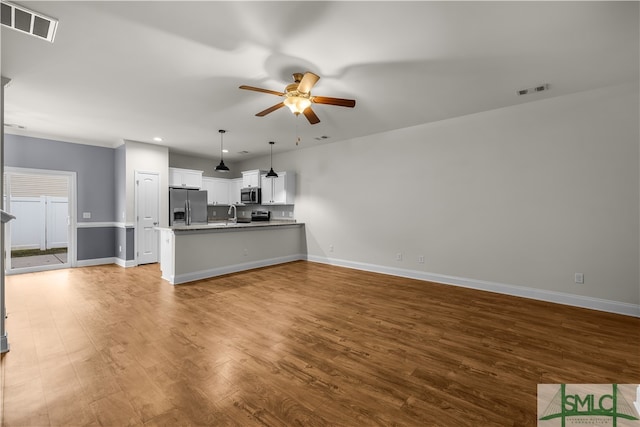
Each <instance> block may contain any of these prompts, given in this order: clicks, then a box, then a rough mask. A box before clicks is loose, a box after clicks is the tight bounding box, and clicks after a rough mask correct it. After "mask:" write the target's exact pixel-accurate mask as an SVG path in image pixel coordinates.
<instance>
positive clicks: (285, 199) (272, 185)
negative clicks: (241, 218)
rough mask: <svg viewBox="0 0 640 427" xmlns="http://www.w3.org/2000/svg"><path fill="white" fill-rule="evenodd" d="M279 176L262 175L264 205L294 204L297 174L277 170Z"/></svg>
mask: <svg viewBox="0 0 640 427" xmlns="http://www.w3.org/2000/svg"><path fill="white" fill-rule="evenodd" d="M276 173H277V174H278V177H277V178H267V175H266V174H263V175H262V204H263V205H293V204H294V203H293V199H294V196H295V192H296V174H295V173H294V172H276Z"/></svg>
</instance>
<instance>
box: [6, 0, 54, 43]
mask: <svg viewBox="0 0 640 427" xmlns="http://www.w3.org/2000/svg"><path fill="white" fill-rule="evenodd" d="M1 5H2V11H1V12H2V13H0V16H1V18H2V25H4V26H5V27H9V28H13V29H14V30H18V31H20V32H23V33H27V34H31V35H32V36H35V37H37V38H39V39H44V40H47V41H49V42H51V43H53V39H54V38H55V36H56V29H57V28H58V20H57V19H53V18H49V17H48V16H44V15H42V14H40V13H37V12H34V11H32V10H29V9H27V8H26V7H23V6H19V5H17V4H13V3H9V2H6V1H4V0H2V3H1Z"/></svg>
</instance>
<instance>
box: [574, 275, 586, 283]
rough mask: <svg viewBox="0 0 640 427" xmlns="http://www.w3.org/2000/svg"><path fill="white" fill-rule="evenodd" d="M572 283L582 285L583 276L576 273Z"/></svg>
mask: <svg viewBox="0 0 640 427" xmlns="http://www.w3.org/2000/svg"><path fill="white" fill-rule="evenodd" d="M574 281H575V282H576V283H578V284H580V285H582V284H583V283H584V274H582V273H576V274H575V275H574Z"/></svg>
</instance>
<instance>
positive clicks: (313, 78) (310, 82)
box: [298, 71, 320, 93]
mask: <svg viewBox="0 0 640 427" xmlns="http://www.w3.org/2000/svg"><path fill="white" fill-rule="evenodd" d="M318 80H320V76H317V75H315V74H313V73H312V72H310V71H307V72H306V73H304V76H303V77H302V80H300V83H298V92H300V93H309V91H310V90H311V88H312V87H313V86H314V85H315V84H316V83H317V82H318Z"/></svg>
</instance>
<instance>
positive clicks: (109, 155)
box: [4, 134, 116, 222]
mask: <svg viewBox="0 0 640 427" xmlns="http://www.w3.org/2000/svg"><path fill="white" fill-rule="evenodd" d="M4 154H5V158H4V161H5V163H4V164H5V166H13V167H20V168H34V169H49V170H59V171H73V172H76V173H77V179H78V187H77V189H78V199H77V202H78V211H77V215H78V216H77V220H78V221H79V222H80V221H82V222H107V221H115V220H116V218H115V217H114V209H113V207H114V203H115V187H114V183H115V180H114V150H113V149H112V148H104V147H95V146H90V145H82V144H71V143H67V142H60V141H53V140H49V139H40V138H32V137H27V136H17V135H9V134H6V135H5V153H4ZM82 212H91V219H82Z"/></svg>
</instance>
